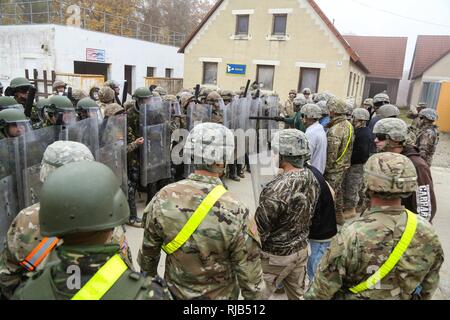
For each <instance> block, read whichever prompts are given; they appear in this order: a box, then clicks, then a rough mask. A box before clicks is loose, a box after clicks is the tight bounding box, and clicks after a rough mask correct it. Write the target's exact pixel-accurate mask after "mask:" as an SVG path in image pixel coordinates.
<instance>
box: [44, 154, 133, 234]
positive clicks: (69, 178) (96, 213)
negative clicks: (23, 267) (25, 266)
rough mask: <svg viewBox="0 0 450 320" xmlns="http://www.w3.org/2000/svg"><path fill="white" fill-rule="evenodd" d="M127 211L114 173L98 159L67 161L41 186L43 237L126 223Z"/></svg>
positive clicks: (113, 226) (88, 230)
mask: <svg viewBox="0 0 450 320" xmlns="http://www.w3.org/2000/svg"><path fill="white" fill-rule="evenodd" d="M92 177H95V179H92ZM129 215H130V209H129V207H128V202H127V198H126V196H125V194H124V193H123V191H122V189H121V188H120V184H119V182H118V180H117V178H116V176H115V175H114V173H113V172H112V171H111V169H109V168H108V167H107V166H105V165H104V164H102V163H99V162H88V161H81V162H75V163H69V164H66V165H64V166H62V167H61V168H59V169H57V170H56V171H54V172H53V173H52V174H51V175H50V176H49V177H48V178H47V180H46V181H45V183H44V185H43V187H42V190H41V208H40V210H39V221H40V224H41V234H42V235H43V236H45V237H54V236H57V237H64V236H65V235H70V234H76V233H84V232H92V231H103V230H108V229H113V228H115V227H117V226H120V225H122V224H124V223H126V222H127V221H128V219H129Z"/></svg>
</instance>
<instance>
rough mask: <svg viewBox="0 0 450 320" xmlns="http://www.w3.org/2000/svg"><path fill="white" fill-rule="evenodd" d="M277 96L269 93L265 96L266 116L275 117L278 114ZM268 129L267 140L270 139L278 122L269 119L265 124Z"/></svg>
mask: <svg viewBox="0 0 450 320" xmlns="http://www.w3.org/2000/svg"><path fill="white" fill-rule="evenodd" d="M278 104H279V98H278V96H274V95H270V96H267V97H266V105H267V107H266V112H267V115H268V117H277V116H278V115H279V114H280V111H279V105H278ZM267 129H268V132H267V134H268V139H269V140H268V141H271V140H272V136H273V134H274V133H275V131H276V130H277V129H278V123H277V122H276V121H273V120H269V121H268V124H267Z"/></svg>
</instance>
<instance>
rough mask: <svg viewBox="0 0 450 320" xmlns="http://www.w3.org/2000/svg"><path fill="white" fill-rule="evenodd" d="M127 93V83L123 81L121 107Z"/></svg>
mask: <svg viewBox="0 0 450 320" xmlns="http://www.w3.org/2000/svg"><path fill="white" fill-rule="evenodd" d="M127 93H128V81H127V80H125V82H124V83H123V92H122V107H123V105H124V104H125V102H126V101H127Z"/></svg>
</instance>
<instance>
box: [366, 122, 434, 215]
mask: <svg viewBox="0 0 450 320" xmlns="http://www.w3.org/2000/svg"><path fill="white" fill-rule="evenodd" d="M373 132H374V134H375V145H376V147H377V151H378V152H386V151H387V152H394V153H401V154H402V155H404V156H406V157H408V158H409V159H410V160H411V161H412V163H413V164H414V167H415V168H416V171H417V184H418V187H417V190H416V192H413V193H412V194H411V196H409V197H407V198H404V199H403V200H402V204H403V205H404V206H405V207H406V208H407V209H408V210H411V211H412V212H415V213H417V214H419V215H420V216H422V217H423V218H425V219H426V220H429V221H430V222H431V221H432V220H433V217H434V215H435V214H436V211H437V202H436V196H435V193H434V186H433V177H432V175H431V170H430V167H429V166H428V164H427V163H426V161H425V160H424V159H423V158H422V157H421V154H420V151H419V149H418V148H417V147H416V146H414V145H411V144H409V143H408V137H409V134H408V130H407V125H406V123H405V122H404V121H403V120H401V119H383V120H380V121H379V122H378V123H377V124H376V125H375V128H374V129H373Z"/></svg>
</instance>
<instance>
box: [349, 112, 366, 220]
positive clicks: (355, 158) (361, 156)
mask: <svg viewBox="0 0 450 320" xmlns="http://www.w3.org/2000/svg"><path fill="white" fill-rule="evenodd" d="M369 119H370V114H369V111H367V110H366V109H363V108H356V109H355V110H354V111H353V114H352V121H353V127H354V128H355V142H354V143H353V153H352V159H351V167H350V168H349V169H348V170H347V172H346V173H345V177H344V182H343V186H342V187H343V189H344V212H343V214H342V215H343V217H344V220H345V221H348V220H350V219H353V218H355V217H356V216H357V213H356V208H357V207H358V203H359V202H360V200H361V202H363V203H364V199H360V198H361V195H362V194H363V193H362V192H361V190H362V189H363V174H364V168H363V167H364V164H365V163H366V162H367V160H368V159H369V156H370V145H371V144H372V143H373V138H372V133H371V131H370V129H369V128H368V127H367V126H366V125H367V121H369Z"/></svg>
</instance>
